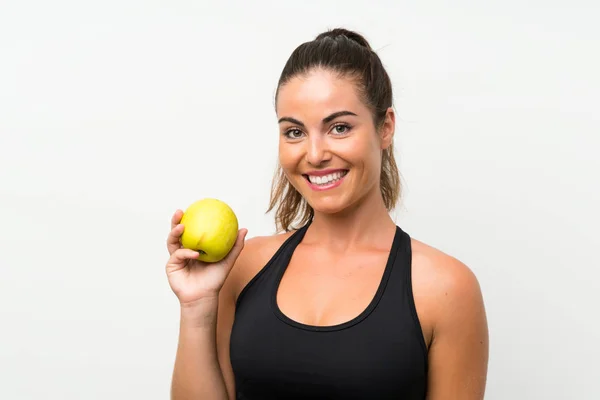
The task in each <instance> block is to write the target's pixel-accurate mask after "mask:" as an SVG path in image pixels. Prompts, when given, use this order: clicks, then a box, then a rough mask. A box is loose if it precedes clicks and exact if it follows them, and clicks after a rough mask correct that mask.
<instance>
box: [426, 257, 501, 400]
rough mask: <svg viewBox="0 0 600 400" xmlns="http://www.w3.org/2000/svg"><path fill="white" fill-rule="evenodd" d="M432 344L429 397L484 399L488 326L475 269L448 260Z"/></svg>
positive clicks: (434, 399)
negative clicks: (473, 271)
mask: <svg viewBox="0 0 600 400" xmlns="http://www.w3.org/2000/svg"><path fill="white" fill-rule="evenodd" d="M445 261H446V262H445V264H447V265H445V266H444V268H443V269H444V270H445V273H443V274H442V275H444V279H441V280H440V281H438V285H436V286H437V288H436V289H438V290H436V292H437V296H436V297H437V299H438V301H437V303H438V304H437V305H438V307H436V308H437V311H438V312H436V320H435V323H434V327H433V337H432V340H431V344H430V346H429V356H428V358H429V376H428V380H429V383H428V393H427V400H482V399H483V397H484V393H485V386H486V380H487V366H488V353H489V344H488V326H487V317H486V312H485V306H484V302H483V296H482V294H481V289H480V286H479V282H478V281H477V278H476V277H475V275H474V274H473V273H472V271H471V270H470V269H469V268H467V266H465V265H464V264H462V263H461V262H460V261H458V260H456V259H450V260H448V259H446V260H445Z"/></svg>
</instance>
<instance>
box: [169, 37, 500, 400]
mask: <svg viewBox="0 0 600 400" xmlns="http://www.w3.org/2000/svg"><path fill="white" fill-rule="evenodd" d="M276 113H277V118H278V123H279V131H280V135H279V161H280V168H279V170H278V173H277V176H276V178H275V181H274V184H273V191H272V197H271V205H270V209H269V210H274V211H275V216H276V223H277V226H278V228H279V229H280V231H281V232H283V233H280V234H277V235H274V236H269V237H255V238H252V239H249V240H248V241H245V235H246V230H245V229H241V230H240V232H239V235H238V239H237V242H236V245H235V247H234V248H233V250H232V251H231V252H230V253H229V255H228V256H227V257H226V258H225V259H224V260H223V261H221V262H218V263H214V264H205V263H201V262H199V261H197V260H195V258H196V257H198V253H196V252H194V251H191V250H187V249H183V248H181V246H180V242H179V237H180V235H181V233H182V232H183V229H184V227H183V226H182V225H181V224H179V221H180V219H181V216H182V211H181V210H178V211H177V212H176V213H175V214H174V215H173V217H172V226H171V229H172V230H171V232H170V234H169V237H168V244H167V245H168V249H169V252H170V254H171V257H170V258H169V260H168V262H167V266H166V270H167V276H168V279H169V283H170V285H171V288H172V289H173V291H174V293H175V294H176V295H177V297H178V299H179V301H180V303H181V322H180V336H179V346H178V350H177V355H176V361H175V367H174V372H173V381H172V398H173V399H175V400H177V399H199V400H200V399H313V398H327V399H403V400H411V399H428V400H453V399H457V400H458V399H460V400H475V399H482V398H483V395H484V390H485V383H486V375H487V360H488V332H487V322H486V315H485V308H484V305H483V300H482V295H481V291H480V288H479V284H478V282H477V279H476V278H475V276H474V275H473V273H472V272H471V271H470V269H469V268H468V267H467V266H465V265H464V264H462V263H461V262H460V261H458V260H457V259H455V258H453V257H451V256H449V255H447V254H444V253H442V252H441V251H439V250H436V249H434V248H432V247H430V246H428V245H426V244H424V243H422V242H420V241H418V240H415V239H413V238H411V237H410V236H409V235H408V234H407V233H406V232H405V231H403V230H402V229H401V228H400V227H399V226H397V225H396V224H395V222H394V221H393V220H392V218H391V217H390V215H389V211H390V210H391V209H392V208H393V207H394V206H395V204H396V201H397V199H398V197H399V192H400V187H399V174H398V171H397V167H396V162H395V160H394V155H393V145H392V144H393V143H392V142H393V136H394V126H395V115H394V111H393V109H392V87H391V83H390V79H389V77H388V74H387V73H386V71H385V69H384V67H383V66H382V64H381V61H380V59H379V57H378V56H377V55H376V54H375V53H374V52H373V51H372V49H371V47H370V46H369V44H368V43H367V41H366V40H365V39H364V38H363V37H362V36H360V35H359V34H357V33H355V32H351V31H347V30H344V29H335V30H332V31H328V32H324V33H322V34H320V35H319V36H317V37H316V39H315V40H313V41H311V42H308V43H304V44H302V45H300V46H299V47H298V48H297V49H296V50H295V51H294V52H293V53H292V55H291V57H290V59H289V60H288V62H287V63H286V65H285V67H284V69H283V72H282V74H281V78H280V81H279V85H278V88H277V95H276Z"/></svg>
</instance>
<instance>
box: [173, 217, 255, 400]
mask: <svg viewBox="0 0 600 400" xmlns="http://www.w3.org/2000/svg"><path fill="white" fill-rule="evenodd" d="M181 216H182V212H181V211H180V210H178V211H177V212H176V213H175V215H173V218H172V221H171V228H172V229H171V232H170V234H169V238H168V240H167V247H168V249H169V253H170V254H171V257H170V258H169V261H168V262H167V267H166V271H167V277H168V279H169V284H170V286H171V288H172V290H173V291H174V293H175V294H176V295H177V297H178V299H179V302H180V326H179V341H178V346H177V353H176V357H175V365H174V369H173V377H172V384H171V398H172V399H173V400H184V399H185V400H189V399H194V400H196V399H197V400H228V399H234V398H235V393H234V391H235V388H234V381H233V372H232V371H231V366H230V364H229V362H228V356H229V353H228V349H226V350H227V351H226V353H227V354H224V353H225V351H221V350H225V346H224V343H225V342H228V341H229V340H228V336H229V335H230V331H231V324H232V322H233V314H234V296H235V295H234V294H233V291H232V288H233V287H235V285H234V284H225V282H226V280H230V279H227V277H228V275H229V273H230V271H231V270H232V268H233V265H234V264H239V262H237V259H238V256H239V255H240V253H241V251H242V249H243V247H244V239H245V235H246V232H247V231H246V230H245V229H242V230H240V231H239V233H238V238H237V241H236V243H235V245H234V247H233V249H232V250H231V252H230V253H229V254H228V255H227V257H225V259H223V260H222V261H219V262H216V263H203V262H200V261H198V260H197V257H198V253H197V252H195V251H192V250H188V249H184V248H182V247H181V245H180V241H179V238H180V236H181V233H182V232H183V228H184V227H183V226H182V225H181V224H179V221H180V220H181ZM236 269H237V268H236ZM224 285H225V286H224ZM227 324H229V328H228V329H227V327H226V326H227ZM217 325H219V326H223V327H224V328H222V329H219V331H220V333H219V336H220V338H219V340H217V330H218V329H217ZM225 336H226V337H225ZM224 357H227V358H224ZM219 359H221V360H222V361H221V362H223V363H224V362H227V365H226V366H224V367H225V368H222V367H221V362H219Z"/></svg>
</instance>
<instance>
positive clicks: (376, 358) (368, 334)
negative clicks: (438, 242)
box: [230, 223, 427, 400]
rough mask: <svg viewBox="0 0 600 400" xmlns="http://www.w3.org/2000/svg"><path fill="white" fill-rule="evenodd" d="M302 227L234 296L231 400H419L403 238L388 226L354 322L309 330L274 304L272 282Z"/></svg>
mask: <svg viewBox="0 0 600 400" xmlns="http://www.w3.org/2000/svg"><path fill="white" fill-rule="evenodd" d="M309 225H310V223H309V224H307V225H305V226H304V227H302V228H300V229H299V230H297V231H296V232H294V233H293V234H292V235H291V236H290V237H289V238H288V239H287V240H286V241H285V242H284V243H283V244H282V245H281V247H280V248H279V249H278V250H277V252H276V253H275V254H274V255H273V257H272V258H271V259H270V260H269V262H268V263H267V264H266V265H265V266H264V267H263V268H262V269H261V270H260V272H259V273H258V274H257V275H256V276H254V277H253V278H252V280H251V281H250V282H249V283H248V284H247V285H246V287H245V288H244V289H243V290H242V292H241V293H240V295H239V298H238V300H237V304H236V311H235V320H234V324H233V328H232V333H231V343H230V351H231V364H232V367H233V371H234V374H235V384H236V395H237V397H236V398H237V399H239V400H246V399H261V400H267V399H281V400H284V399H378V400H379V399H380V400H383V399H402V400H413V399H418V400H423V399H425V395H426V388H427V350H426V345H425V341H424V339H423V334H422V330H421V326H420V324H419V320H418V317H417V313H416V309H415V304H414V300H413V294H412V285H411V245H410V237H409V235H408V234H406V233H405V232H404V231H403V230H401V229H400V228H399V227H398V226H397V227H396V233H395V236H394V241H393V244H392V248H391V251H390V254H389V257H388V261H387V264H386V267H385V270H384V273H383V277H382V280H381V282H380V285H379V288H378V290H377V292H376V294H375V296H374V297H373V299H372V301H371V303H370V304H369V305H368V307H367V308H366V309H365V310H364V311H363V312H362V313H361V314H360V315H358V316H357V317H356V318H353V319H352V320H350V321H347V322H345V323H342V324H339V325H334V326H311V325H305V324H302V323H299V322H296V321H294V320H292V319H290V318H288V317H287V316H286V315H284V314H283V313H282V312H281V310H280V309H279V307H278V305H277V289H278V287H279V283H280V281H281V278H282V277H283V274H284V272H285V270H286V268H287V266H288V264H289V262H290V259H291V258H292V254H293V252H294V250H295V249H296V246H298V244H299V243H300V242H301V241H302V238H303V237H304V234H305V233H306V230H307V229H308V226H309Z"/></svg>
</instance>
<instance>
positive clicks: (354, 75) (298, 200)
mask: <svg viewBox="0 0 600 400" xmlns="http://www.w3.org/2000/svg"><path fill="white" fill-rule="evenodd" d="M315 68H323V69H326V70H329V71H333V72H335V73H337V74H338V75H339V76H340V77H344V78H349V79H351V80H353V81H354V83H355V84H356V87H357V89H358V93H359V95H360V96H361V98H362V101H363V102H364V104H366V105H367V106H368V107H369V108H370V109H371V112H372V115H373V123H374V125H375V127H376V129H379V128H380V127H381V126H382V124H383V122H384V120H385V116H386V112H387V110H388V108H389V107H392V105H393V104H392V102H393V96H392V83H391V81H390V78H389V76H388V74H387V72H386V70H385V68H384V66H383V64H382V63H381V60H380V59H379V56H378V55H377V54H376V53H375V52H374V51H373V49H372V48H371V46H370V45H369V42H367V40H366V39H365V38H364V37H363V36H362V35H360V34H358V33H356V32H352V31H349V30H346V29H343V28H336V29H332V30H329V31H326V32H323V33H321V34H319V35H318V36H317V37H316V38H315V39H314V40H312V41H310V42H306V43H303V44H301V45H300V46H298V47H297V48H296V49H295V50H294V51H293V52H292V54H291V56H290V58H289V59H288V61H287V62H286V64H285V66H284V68H283V71H282V72H281V76H280V78H279V83H278V85H277V92H276V95H275V104H277V97H278V95H279V89H280V88H281V86H283V85H285V84H286V83H287V82H288V81H289V80H290V79H292V78H294V77H296V76H298V75H305V74H308V73H309V72H310V71H311V70H313V69H315ZM380 187H381V194H382V196H383V201H384V203H385V206H386V208H387V209H388V211H390V210H392V209H393V208H394V206H395V205H396V202H397V201H398V198H399V197H400V176H399V173H398V167H397V165H396V160H395V159H394V150H393V144H392V145H390V146H389V147H388V148H387V149H385V150H384V151H383V154H382V160H381V178H380ZM273 209H275V224H276V226H277V230H278V231H282V230H283V231H290V230H292V229H296V228H297V226H294V223H298V224H299V225H304V224H305V223H307V222H308V221H309V220H310V219H311V218H312V217H313V215H314V210H313V209H312V207H311V206H310V205H309V204H308V203H307V202H306V200H304V198H303V197H302V195H301V194H300V193H299V192H298V191H297V190H296V188H294V187H293V186H292V184H291V183H290V182H289V181H288V179H287V177H286V176H285V174H284V173H283V170H282V169H281V166H280V165H278V166H277V170H276V172H275V177H274V179H273V184H272V188H271V199H270V204H269V208H268V209H267V212H269V211H271V210H273Z"/></svg>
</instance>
